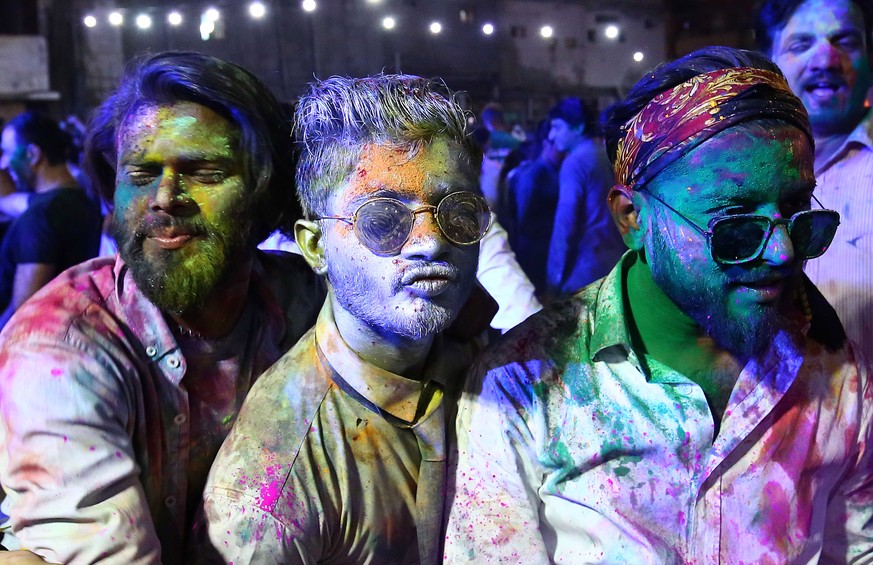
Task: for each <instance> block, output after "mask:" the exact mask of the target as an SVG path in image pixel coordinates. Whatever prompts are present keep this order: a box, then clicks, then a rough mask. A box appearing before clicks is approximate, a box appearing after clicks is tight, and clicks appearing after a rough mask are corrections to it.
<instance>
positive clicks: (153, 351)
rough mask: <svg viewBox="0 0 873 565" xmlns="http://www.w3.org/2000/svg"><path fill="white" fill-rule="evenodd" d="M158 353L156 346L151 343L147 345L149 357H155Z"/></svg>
mask: <svg viewBox="0 0 873 565" xmlns="http://www.w3.org/2000/svg"><path fill="white" fill-rule="evenodd" d="M157 354H158V350H157V349H155V348H154V347H152V346H151V345H149V346H148V347H146V355H148V356H149V357H154V356H155V355H157Z"/></svg>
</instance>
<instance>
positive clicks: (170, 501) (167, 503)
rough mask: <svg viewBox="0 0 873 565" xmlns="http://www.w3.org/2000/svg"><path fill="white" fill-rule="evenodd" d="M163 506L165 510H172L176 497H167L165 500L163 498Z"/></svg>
mask: <svg viewBox="0 0 873 565" xmlns="http://www.w3.org/2000/svg"><path fill="white" fill-rule="evenodd" d="M164 506H166V507H167V508H172V507H173V506H176V497H175V496H168V497H167V498H165V499H164Z"/></svg>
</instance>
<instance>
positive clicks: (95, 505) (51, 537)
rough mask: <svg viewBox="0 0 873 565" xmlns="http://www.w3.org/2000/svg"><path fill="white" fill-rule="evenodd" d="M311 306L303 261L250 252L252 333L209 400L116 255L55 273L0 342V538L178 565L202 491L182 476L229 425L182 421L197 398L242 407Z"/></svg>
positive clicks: (299, 330) (58, 552) (315, 292)
mask: <svg viewBox="0 0 873 565" xmlns="http://www.w3.org/2000/svg"><path fill="white" fill-rule="evenodd" d="M323 296H324V291H323V288H322V286H321V284H320V282H319V281H318V279H317V277H316V276H315V275H314V273H312V271H311V269H309V267H308V266H307V265H306V263H305V262H304V261H303V260H302V258H300V257H297V256H292V255H289V254H270V255H267V254H263V253H260V252H259V254H258V258H257V259H256V260H255V264H254V269H253V274H252V278H251V282H250V288H249V301H250V304H249V306H248V310H249V314H248V316H250V317H253V318H254V320H253V321H252V322H251V327H252V328H253V331H250V332H244V333H243V334H242V336H241V338H240V339H241V341H240V342H239V343H238V344H237V348H238V350H239V351H240V356H239V358H238V359H236V360H235V361H233V363H235V366H239V367H245V371H241V372H243V373H244V376H243V377H241V378H240V379H239V380H238V381H237V382H235V383H234V382H229V383H228V382H227V381H226V380H221V381H219V382H221V386H222V387H228V386H229V387H232V388H233V390H222V391H210V390H208V387H209V386H210V380H209V379H208V378H205V376H204V375H203V374H200V376H199V381H198V384H197V387H199V388H198V389H197V390H189V387H191V386H192V383H190V382H189V381H188V379H186V376H189V375H187V373H188V366H189V363H190V362H191V361H190V360H189V359H187V358H186V355H185V348H184V347H180V343H179V342H178V341H177V339H176V337H175V336H174V334H173V332H172V331H171V330H170V328H169V326H168V325H167V322H166V321H165V318H164V316H163V314H162V312H161V311H160V310H158V308H157V307H156V306H155V305H154V304H152V303H151V302H150V301H149V300H148V299H146V297H145V296H144V295H143V294H142V292H141V291H140V290H139V289H138V288H137V286H136V284H135V282H134V281H133V278H132V276H131V274H130V271H129V269H128V268H127V266H126V265H125V264H124V262H123V261H122V260H121V259H120V258H100V259H95V260H92V261H89V262H86V263H83V264H81V265H78V266H76V267H73V268H72V269H70V270H68V271H66V272H64V273H62V274H61V275H60V276H59V277H57V278H56V279H55V280H54V281H52V282H51V283H50V284H49V285H47V286H46V287H44V288H43V289H42V290H40V291H39V293H37V294H36V295H34V297H32V298H31V299H30V300H29V301H28V302H26V303H25V304H24V306H23V307H22V308H20V309H19V311H18V312H17V313H16V314H15V316H14V317H13V318H12V320H11V322H10V324H9V325H8V326H7V327H6V328H5V329H4V331H3V333H2V335H0V390H2V394H0V416H2V417H0V483H2V485H3V488H4V489H5V491H6V494H7V499H6V500H5V501H4V512H5V513H6V514H8V515H9V520H8V521H7V523H6V524H4V528H5V529H6V530H7V533H12V534H14V536H15V540H16V541H17V542H20V545H21V546H22V547H24V548H26V549H29V550H31V551H33V552H36V553H37V554H39V555H41V556H42V557H43V558H45V559H46V560H48V561H50V562H59V563H65V564H72V565H75V564H79V563H93V562H96V561H100V562H101V563H107V564H116V563H117V564H125V565H127V564H140V563H161V562H162V563H164V564H172V563H181V562H183V561H182V559H183V555H184V552H185V550H186V548H185V545H186V543H187V540H188V529H189V528H190V526H191V523H192V522H193V518H192V516H190V512H189V511H188V510H187V508H186V506H187V504H186V501H188V500H189V499H191V498H193V497H194V496H196V495H197V493H200V492H202V488H203V482H204V481H205V473H204V474H203V476H202V477H201V478H200V479H199V480H198V479H196V477H192V476H190V475H189V473H190V472H191V471H192V470H196V469H200V468H203V466H204V465H203V462H198V461H193V460H192V457H195V456H197V454H200V456H207V457H211V456H212V455H211V454H214V453H215V452H216V451H217V449H218V447H219V445H220V442H221V441H222V440H223V438H224V435H225V434H226V432H227V429H229V427H230V425H231V424H232V421H228V422H221V426H222V430H219V431H217V432H216V433H211V434H207V433H204V430H203V429H202V426H200V425H199V424H200V422H195V421H192V417H194V416H196V413H197V412H198V411H199V412H203V411H205V410H208V408H209V407H208V406H206V405H205V404H202V403H203V402H205V403H206V404H209V400H208V399H209V396H210V394H209V393H210V392H215V393H220V394H218V396H219V397H221V398H222V399H223V400H222V403H224V401H225V400H226V399H227V397H230V399H231V401H232V400H233V398H240V399H241V398H242V397H243V396H244V395H245V392H246V391H247V389H248V387H249V385H250V384H251V380H253V379H254V378H256V377H257V375H259V374H260V373H262V372H263V371H264V370H266V369H267V368H268V367H269V366H270V365H272V364H273V363H274V362H275V361H276V360H277V359H278V358H279V357H280V356H281V355H282V353H283V352H284V351H286V350H287V349H288V348H289V347H290V346H291V345H293V343H294V342H295V341H297V339H298V338H299V337H300V336H301V335H302V334H303V333H304V332H305V331H306V329H307V328H308V327H309V326H311V324H312V323H313V320H314V319H315V317H316V314H317V311H318V305H319V304H320V303H321V300H322V297H323ZM200 353H203V352H202V351H201V352H200ZM189 377H190V376H189ZM212 386H217V385H212ZM195 398H199V399H200V400H198V402H201V404H200V405H198V406H197V407H193V406H191V403H193V402H194V401H195V400H194V399H195ZM220 408H221V409H225V408H226V406H224V405H223V404H222V406H221V407H220ZM225 416H228V414H225ZM229 416H230V418H231V420H232V417H233V416H234V414H229ZM204 441H205V442H211V443H212V444H215V445H209V446H204V445H202V442H204ZM203 454H206V455H203ZM208 463H209V462H207V465H208ZM195 475H196V473H195ZM192 492H193V493H195V494H194V495H193V496H192ZM10 528H11V531H10V530H9V529H10Z"/></svg>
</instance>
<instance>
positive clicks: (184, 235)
mask: <svg viewBox="0 0 873 565" xmlns="http://www.w3.org/2000/svg"><path fill="white" fill-rule="evenodd" d="M197 235H198V234H197V232H195V231H194V230H188V229H180V228H168V229H156V230H152V231H151V232H150V233H148V234H147V236H146V237H147V238H148V239H149V240H150V241H152V242H153V243H155V244H156V245H157V246H158V247H160V248H161V249H179V248H180V247H183V246H184V245H185V244H187V243H188V242H190V241H191V240H192V239H194V238H195V237H197Z"/></svg>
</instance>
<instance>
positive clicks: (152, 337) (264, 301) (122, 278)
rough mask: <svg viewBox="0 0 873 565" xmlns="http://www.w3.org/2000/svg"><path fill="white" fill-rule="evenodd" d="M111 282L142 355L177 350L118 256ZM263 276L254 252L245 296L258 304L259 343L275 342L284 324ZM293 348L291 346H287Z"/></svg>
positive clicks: (154, 356)
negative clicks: (259, 313)
mask: <svg viewBox="0 0 873 565" xmlns="http://www.w3.org/2000/svg"><path fill="white" fill-rule="evenodd" d="M113 274H114V275H115V276H114V279H115V300H116V301H117V302H118V304H119V305H120V307H121V309H122V311H123V312H124V317H125V320H126V321H127V325H128V327H129V328H132V329H133V330H134V331H135V332H136V334H137V336H138V337H139V339H140V341H141V342H142V343H143V345H144V346H145V348H146V351H145V353H146V355H147V356H148V357H149V358H150V359H151V360H159V359H160V358H162V357H163V356H164V355H166V354H168V353H170V352H172V351H174V350H176V349H178V348H179V344H178V342H177V341H176V337H175V336H174V335H173V332H172V331H171V330H170V327H169V325H168V324H167V321H166V318H165V317H164V314H163V312H161V310H160V309H159V308H158V307H157V306H155V305H154V304H153V303H152V302H151V301H150V300H149V299H148V298H146V296H145V294H143V293H142V291H141V290H140V289H139V287H138V286H137V284H136V282H135V281H134V280H133V275H132V273H131V272H130V268H129V267H128V266H127V265H126V264H125V262H124V260H123V259H122V258H121V255H120V254H117V253H116V255H115V266H114V267H113ZM267 280H268V278H267V277H266V275H265V272H264V267H263V265H262V263H261V262H260V261H259V260H258V255H257V253H256V254H255V258H254V261H253V264H252V275H251V280H250V282H249V297H248V300H252V299H253V297H256V298H255V299H256V300H258V301H259V304H258V305H257V307H258V309H259V310H260V309H262V310H263V312H264V316H263V318H262V320H263V323H264V327H263V333H262V336H261V338H262V342H263V343H279V340H280V338H279V336H282V335H284V333H285V329H286V325H285V317H284V314H283V312H282V308H281V307H280V306H279V303H278V302H277V300H276V297H275V296H274V295H273V292H272V291H271V289H270V287H269V285H268V284H267ZM290 345H293V344H289V346H290Z"/></svg>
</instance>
